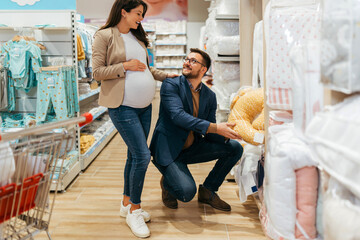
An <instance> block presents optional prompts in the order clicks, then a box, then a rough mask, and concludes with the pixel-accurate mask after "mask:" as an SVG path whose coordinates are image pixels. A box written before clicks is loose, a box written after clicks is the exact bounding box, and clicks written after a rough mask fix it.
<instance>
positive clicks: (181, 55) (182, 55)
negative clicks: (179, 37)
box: [156, 53, 186, 57]
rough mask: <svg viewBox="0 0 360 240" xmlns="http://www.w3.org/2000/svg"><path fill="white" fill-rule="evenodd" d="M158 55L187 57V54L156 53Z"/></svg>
mask: <svg viewBox="0 0 360 240" xmlns="http://www.w3.org/2000/svg"><path fill="white" fill-rule="evenodd" d="M156 57H186V54H185V53H181V54H156Z"/></svg>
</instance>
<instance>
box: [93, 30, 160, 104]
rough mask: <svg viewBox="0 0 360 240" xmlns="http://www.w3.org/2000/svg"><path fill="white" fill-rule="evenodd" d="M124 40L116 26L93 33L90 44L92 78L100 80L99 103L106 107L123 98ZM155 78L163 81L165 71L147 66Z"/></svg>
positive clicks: (124, 73) (143, 45) (121, 100)
mask: <svg viewBox="0 0 360 240" xmlns="http://www.w3.org/2000/svg"><path fill="white" fill-rule="evenodd" d="M139 43H140V45H141V46H142V47H143V48H144V50H145V51H146V57H147V65H148V67H149V60H148V57H149V56H148V54H147V50H146V47H145V44H144V43H143V42H140V41H139ZM124 47H125V46H124V40H123V38H122V37H121V34H120V31H119V30H118V28H117V27H116V26H115V27H112V28H106V29H102V30H100V31H98V32H97V33H96V34H95V39H94V42H93V45H92V52H93V53H92V66H93V78H94V79H95V80H97V81H101V89H100V95H99V105H101V106H104V107H108V108H117V107H119V106H120V105H121V104H122V102H123V100H124V89H125V76H126V72H125V71H124V67H123V62H125V61H126V55H125V48H124ZM149 69H150V72H151V73H152V75H153V76H154V78H155V79H156V80H159V81H163V80H164V79H165V78H166V72H163V71H159V70H156V69H155V68H153V67H149Z"/></svg>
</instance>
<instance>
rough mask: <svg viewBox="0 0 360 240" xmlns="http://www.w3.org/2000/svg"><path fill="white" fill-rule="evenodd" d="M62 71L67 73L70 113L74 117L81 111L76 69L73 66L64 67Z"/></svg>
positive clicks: (67, 94)
mask: <svg viewBox="0 0 360 240" xmlns="http://www.w3.org/2000/svg"><path fill="white" fill-rule="evenodd" d="M60 71H61V72H62V73H63V74H64V75H65V81H66V85H65V87H66V96H67V104H68V105H67V106H68V114H69V117H74V116H75V115H76V113H77V112H79V111H80V110H79V99H78V93H77V84H76V82H77V79H76V74H75V69H74V68H72V67H63V68H61V69H60Z"/></svg>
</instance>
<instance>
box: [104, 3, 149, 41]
mask: <svg viewBox="0 0 360 240" xmlns="http://www.w3.org/2000/svg"><path fill="white" fill-rule="evenodd" d="M139 5H142V6H143V7H144V12H143V15H142V16H143V17H145V13H146V11H147V5H146V3H145V2H144V1H142V0H116V1H115V2H114V4H113V6H112V8H111V11H110V15H109V17H108V19H107V21H106V23H105V25H104V26H102V27H101V28H100V30H101V29H105V28H110V27H115V26H116V25H117V24H118V23H119V22H120V20H121V16H122V14H121V10H122V9H124V10H125V11H126V12H130V11H131V9H134V8H136V7H138V6H139ZM130 31H131V32H132V34H133V35H134V36H135V37H136V38H137V39H138V40H139V41H141V42H143V43H144V44H145V46H146V47H148V46H149V40H148V38H147V34H146V32H145V31H144V28H143V27H142V25H141V23H140V24H139V26H138V28H137V29H130Z"/></svg>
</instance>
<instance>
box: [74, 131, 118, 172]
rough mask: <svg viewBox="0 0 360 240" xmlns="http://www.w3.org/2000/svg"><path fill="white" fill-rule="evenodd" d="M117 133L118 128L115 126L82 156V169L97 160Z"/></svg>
mask: <svg viewBox="0 0 360 240" xmlns="http://www.w3.org/2000/svg"><path fill="white" fill-rule="evenodd" d="M116 133H117V131H116V128H115V127H114V126H113V127H112V128H111V129H109V131H108V132H107V133H106V134H104V136H103V137H102V138H101V139H99V140H98V141H97V142H95V143H94V144H93V145H92V146H91V148H90V149H89V150H88V151H87V152H86V153H84V154H83V155H81V157H80V159H81V169H82V170H84V169H86V168H87V167H88V166H89V164H90V163H91V162H92V161H93V160H94V159H95V158H96V156H97V155H98V154H99V153H100V152H101V151H102V149H103V148H104V147H105V146H106V144H107V143H108V142H109V141H110V140H111V139H112V138H113V137H114V136H115V134H116Z"/></svg>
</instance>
